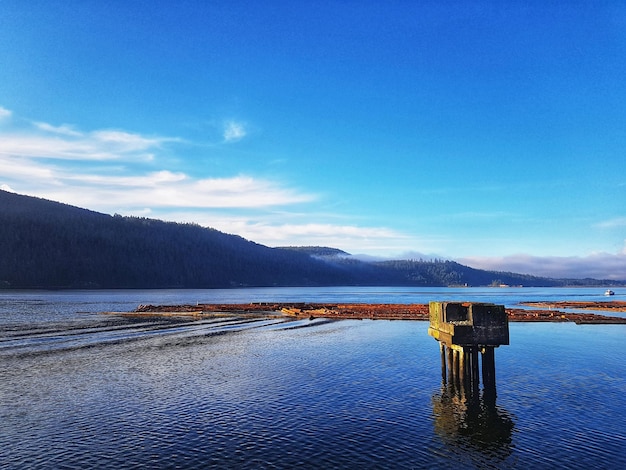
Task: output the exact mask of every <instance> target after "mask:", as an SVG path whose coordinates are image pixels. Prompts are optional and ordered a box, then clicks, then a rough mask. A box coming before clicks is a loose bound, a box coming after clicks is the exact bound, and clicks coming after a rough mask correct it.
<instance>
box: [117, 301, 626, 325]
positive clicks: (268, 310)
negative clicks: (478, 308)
mask: <svg viewBox="0 0 626 470" xmlns="http://www.w3.org/2000/svg"><path fill="white" fill-rule="evenodd" d="M522 305H527V306H530V307H537V308H536V309H522V308H519V309H518V308H507V309H506V312H507V314H508V317H509V321H512V322H574V323H576V324H626V318H622V317H613V316H608V315H600V314H596V313H572V312H567V311H563V310H559V309H571V308H575V309H579V310H596V311H598V310H602V311H613V312H626V302H569V301H558V302H543V301H538V302H522ZM107 313H115V314H121V315H131V316H197V317H206V316H233V315H254V316H259V315H260V316H288V317H293V318H332V319H352V320H364V319H371V320H417V321H428V320H429V317H428V304H358V303H350V304H329V303H300V302H288V303H282V302H276V303H273V302H259V303H249V304H196V305H191V304H184V305H140V306H139V307H137V308H136V309H135V310H133V311H131V312H107Z"/></svg>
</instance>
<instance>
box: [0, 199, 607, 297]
mask: <svg viewBox="0 0 626 470" xmlns="http://www.w3.org/2000/svg"><path fill="white" fill-rule="evenodd" d="M494 282H498V283H505V284H510V285H519V284H523V285H527V286H533V285H540V286H552V285H564V283H563V281H557V280H550V279H546V278H539V277H534V276H524V275H517V274H513V273H494V272H489V271H481V270H476V269H472V268H469V267H467V266H463V265H460V264H458V263H455V262H452V261H445V260H431V261H423V260H420V261H382V262H364V261H359V260H357V259H355V258H352V257H350V256H349V254H348V253H345V252H343V251H341V250H337V249H334V248H325V247H300V248H298V247H289V248H270V247H267V246H263V245H259V244H257V243H254V242H251V241H248V240H245V239H243V238H241V237H239V236H236V235H229V234H225V233H222V232H219V231H217V230H214V229H209V228H203V227H200V226H199V225H196V224H179V223H173V222H163V221H160V220H154V219H147V218H140V217H123V216H119V215H114V216H110V215H106V214H101V213H98V212H93V211H89V210H86V209H81V208H78V207H73V206H68V205H65V204H60V203H56V202H52V201H46V200H43V199H38V198H32V197H28V196H21V195H17V194H14V193H9V192H6V191H0V287H4V288H227V287H244V286H259V287H260V286H330V285H369V286H374V285H381V286H382V285H397V286H450V285H473V286H475V285H490V284H493V283H494ZM580 282H581V284H578V285H585V284H582V282H583V281H580ZM595 282H596V284H597V282H598V281H595Z"/></svg>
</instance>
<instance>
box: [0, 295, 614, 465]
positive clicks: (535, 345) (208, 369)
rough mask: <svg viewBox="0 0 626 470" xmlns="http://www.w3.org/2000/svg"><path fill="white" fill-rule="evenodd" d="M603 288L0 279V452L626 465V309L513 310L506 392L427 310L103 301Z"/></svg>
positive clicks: (204, 461)
mask: <svg viewBox="0 0 626 470" xmlns="http://www.w3.org/2000/svg"><path fill="white" fill-rule="evenodd" d="M614 290H615V292H616V296H615V297H614V299H615V300H618V299H621V298H624V296H626V289H625V290H621V289H619V288H618V289H614ZM602 292H603V290H602V289H530V288H529V289H526V288H517V289H474V288H470V289H444V288H442V289H410V288H377V289H376V288H323V289H313V288H308V289H296V288H276V289H239V290H190V291H177V290H172V291H158V290H157V291H93V292H84V291H74V292H28V291H25V292H0V365H1V367H0V468H2V469H5V468H6V469H13V468H15V469H18V468H20V469H21V468H35V469H37V468H50V469H52V468H55V469H56V468H254V469H256V468H294V467H300V468H523V469H526V468H572V469H574V468H607V469H613V468H616V469H617V468H626V425H624V420H625V418H626V361H624V360H623V358H622V356H621V355H620V351H621V349H622V345H623V344H624V340H625V339H626V325H574V324H569V323H566V324H560V323H558V324H557V323H549V324H537V323H511V324H510V339H511V344H510V345H509V346H503V347H500V348H497V349H496V377H497V379H496V380H497V397H496V398H495V401H494V400H492V399H488V397H487V396H485V395H483V394H480V393H479V394H478V395H471V396H470V395H467V394H464V393H462V391H459V390H458V388H457V389H455V388H454V387H452V386H451V385H449V384H445V383H442V379H441V371H440V358H439V348H438V345H437V342H436V341H435V340H433V339H432V338H430V337H429V336H428V334H427V331H426V330H427V327H428V324H427V323H426V322H418V321H382V320H377V321H370V320H363V321H356V320H341V321H328V320H325V319H317V320H313V321H309V320H308V319H307V320H296V321H293V320H288V319H273V318H268V319H262V318H225V319H211V320H197V321H194V320H191V319H173V318H163V319H159V320H153V321H150V320H148V319H145V318H141V319H137V318H126V317H120V316H115V315H103V314H100V313H99V312H103V311H129V310H132V309H133V308H135V307H137V305H139V304H142V303H143V304H146V303H152V304H180V303H196V302H200V303H205V302H207V303H209V302H215V303H227V302H233V303H235V302H263V301H272V302H273V301H276V302H281V301H284V302H289V301H293V302H296V301H309V302H330V303H340V302H376V303H426V302H428V301H430V300H467V301H481V302H495V303H500V304H504V305H507V306H514V305H515V304H516V303H517V302H519V301H525V300H528V301H532V300H607V299H606V298H605V297H604V296H603V295H602Z"/></svg>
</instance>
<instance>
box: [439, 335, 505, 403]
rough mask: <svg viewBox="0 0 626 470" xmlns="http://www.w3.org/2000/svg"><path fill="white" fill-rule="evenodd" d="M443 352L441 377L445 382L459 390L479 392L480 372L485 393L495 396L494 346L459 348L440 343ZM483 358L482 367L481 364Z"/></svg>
mask: <svg viewBox="0 0 626 470" xmlns="http://www.w3.org/2000/svg"><path fill="white" fill-rule="evenodd" d="M439 348H440V350H441V376H442V378H443V381H444V382H447V383H448V384H450V385H454V386H456V387H458V388H459V389H468V390H474V391H477V390H478V388H479V385H480V371H482V381H483V387H484V391H485V393H493V394H495V390H496V365H495V354H494V347H493V346H458V345H455V344H453V345H446V344H444V343H442V342H440V343H439ZM479 355H480V356H482V367H481V365H480V364H479Z"/></svg>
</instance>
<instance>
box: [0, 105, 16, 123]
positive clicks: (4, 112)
mask: <svg viewBox="0 0 626 470" xmlns="http://www.w3.org/2000/svg"><path fill="white" fill-rule="evenodd" d="M12 114H13V113H12V112H11V111H10V110H8V109H6V108H3V107H2V106H0V122H2V121H4V120H7V119H9V118H10V117H11V115H12Z"/></svg>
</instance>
